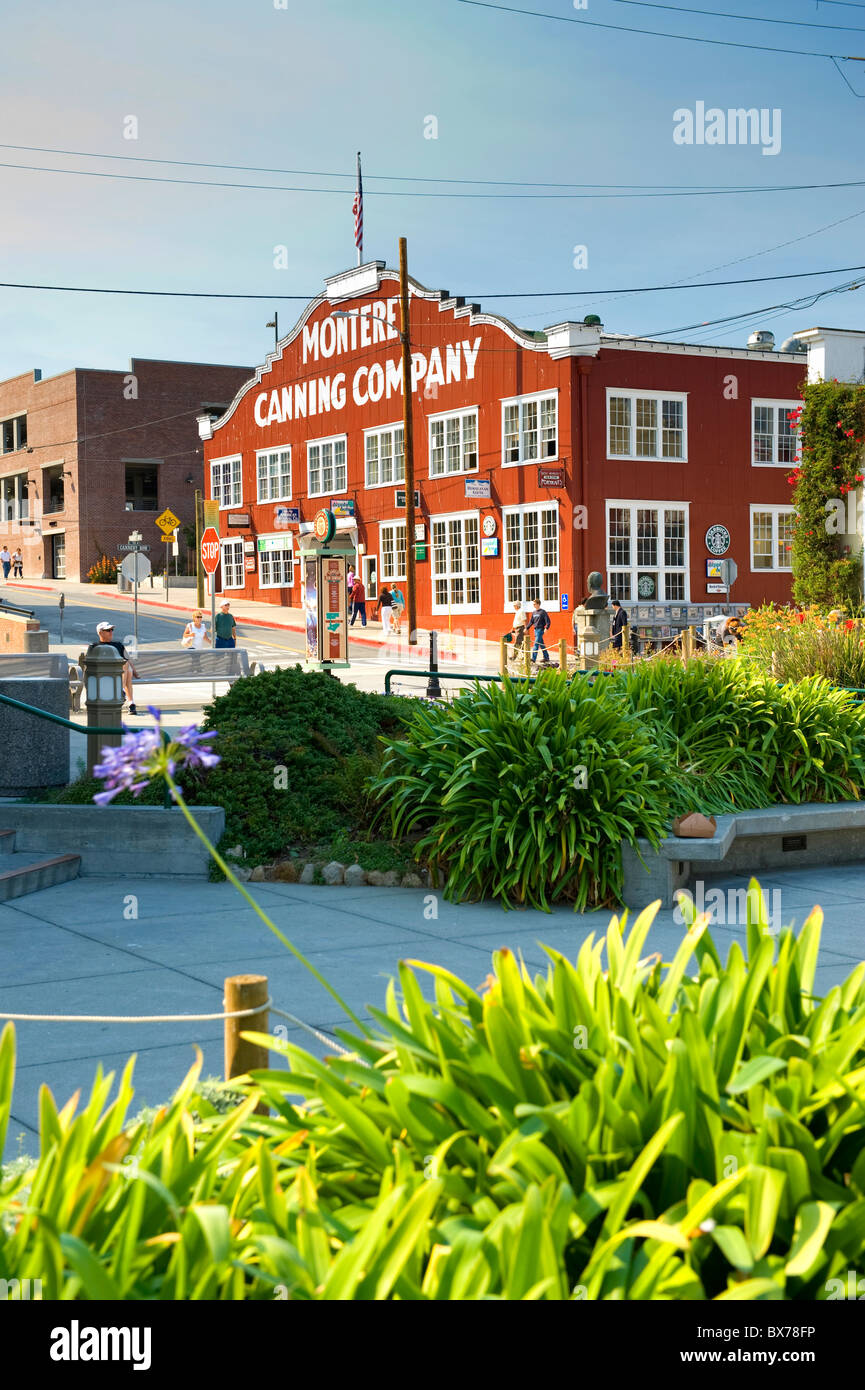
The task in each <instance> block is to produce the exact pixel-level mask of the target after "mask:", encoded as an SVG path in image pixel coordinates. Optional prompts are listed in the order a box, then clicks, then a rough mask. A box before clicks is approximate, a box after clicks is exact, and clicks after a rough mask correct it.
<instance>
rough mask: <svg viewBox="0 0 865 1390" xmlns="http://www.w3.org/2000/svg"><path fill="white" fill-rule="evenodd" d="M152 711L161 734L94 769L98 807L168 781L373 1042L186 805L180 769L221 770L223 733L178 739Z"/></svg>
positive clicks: (117, 751) (136, 736)
mask: <svg viewBox="0 0 865 1390" xmlns="http://www.w3.org/2000/svg"><path fill="white" fill-rule="evenodd" d="M147 709H148V713H149V714H151V715H152V716H153V720H154V722H155V724H156V728H155V729H142V730H140V731H139V732H137V733H127V734H124V736H123V741H122V743H121V744H120V746H119V747H117V748H105V749H103V754H102V762H101V763H97V764H96V766H95V767H94V768H93V775H94V777H98V778H99V779H100V780H101V781H103V782H104V783H105V790H104V791H102V792H97V793H96V795H95V796H94V798H93V800H94V801H95V802H96V804H97V805H98V806H107V805H108V803H109V802H111V801H113V800H114V798H115V796H117V795H118V794H119V793H120V792H123V791H129V792H131V793H132V795H133V796H138V795H140V793H141V792H142V791H143V790H144V788H145V787H146V786H147V785H148V784H149V783H150V782H151V781H152V780H153V778H154V777H162V778H163V780H164V781H165V783H166V785H167V787H168V790H169V792H170V793H171V798H172V800H173V801H174V802H175V804H176V805H177V806H178V807H179V808H180V810H181V811H182V812H183V815H184V817H185V818H186V820H187V821H188V822H189V824H190V825H191V826H192V829H193V830H194V831H195V834H196V835H197V836H198V838H199V840H201V842H202V843H203V844H204V845H206V846H207V851H208V853H209V854H210V856H211V858H212V859H213V860H214V862H215V863H217V864H218V865H219V867H220V869H221V870H222V872H223V873H224V874H225V877H226V878H227V879H228V880H229V882H230V883H232V884H233V885H234V887H235V888H236V889H237V891H238V893H240V895H241V897H243V898H245V899H246V901H247V902H248V903H249V905H250V907H251V908H252V910H253V911H254V912H255V914H256V916H257V917H259V918H260V919H261V921H262V922H263V923H264V924H265V926H266V927H267V928H268V929H269V930H270V931H272V932H273V934H274V936H275V937H277V939H278V940H279V941H281V942H282V944H283V946H286V947H287V948H288V950H289V951H291V953H292V955H294V956H296V957H297V959H298V960H299V961H300V962H301V964H302V965H305V966H306V968H307V970H308V971H309V972H310V974H311V975H313V976H314V977H315V979H316V980H318V982H319V984H320V985H322V986H323V987H324V989H326V990H327V992H328V994H329V995H330V996H331V998H332V999H335V1000H336V1002H337V1003H338V1004H339V1006H340V1008H341V1009H343V1010H344V1011H345V1013H346V1015H347V1016H348V1017H349V1018H350V1019H351V1021H352V1023H354V1025H355V1026H356V1027H357V1028H359V1029H360V1030H361V1032H362V1033H364V1034H365V1035H366V1036H369V1028H367V1027H366V1026H365V1025H364V1024H363V1023H361V1021H360V1019H359V1018H358V1017H357V1014H355V1013H354V1012H353V1011H352V1010H351V1009H350V1008H349V1006H348V1004H346V1002H345V1000H344V999H343V998H342V997H341V995H339V994H338V993H337V991H336V990H335V989H334V988H333V986H332V985H331V984H329V983H328V982H327V980H326V979H325V978H324V976H323V975H322V974H320V973H319V971H318V970H316V968H315V966H314V965H313V964H312V962H311V961H308V960H307V958H306V956H305V955H303V953H302V952H301V951H299V950H298V949H297V947H296V946H295V945H293V944H292V942H291V941H289V939H288V937H287V936H285V935H284V934H283V933H282V932H281V931H280V930H279V927H277V926H276V924H275V923H274V922H272V921H271V920H270V918H269V917H268V915H267V913H266V912H264V911H263V910H262V908H261V907H259V905H258V903H257V902H256V901H255V899H254V898H253V896H252V894H251V893H250V892H249V891H248V890H247V889H246V888H245V887H244V885H243V884H242V883H241V882H240V880H239V879H238V877H237V875H236V874H235V873H234V872H233V871H232V869H231V867H230V866H229V865H228V864H226V862H225V860H224V859H223V858H222V855H221V854H220V853H219V851H218V850H217V848H216V846H215V845H212V844H211V843H210V841H209V840H208V838H207V836H206V835H205V833H204V831H203V830H202V829H201V826H200V825H199V824H198V822H197V821H196V819H195V817H194V816H193V814H192V812H191V811H190V809H189V807H188V806H187V804H186V802H185V801H184V799H183V789H182V787H180V786H179V785H178V784H177V782H176V781H175V774H176V773H177V771H178V769H180V768H184V767H187V768H193V769H204V770H207V769H209V768H211V767H215V766H216V764H217V763H218V762H219V761H220V758H219V754H218V753H214V751H213V749H212V748H211V747H210V746H209V744H210V740H211V739H215V738H216V737H217V731H216V730H215V729H211V730H209V731H208V732H206V733H203V732H202V731H201V730H200V729H198V728H197V727H196V725H195V724H188V725H187V726H186V728H184V729H181V730H180V731H179V732H178V733H175V734H172V735H169V734H168V733H167V732H166V731H165V730H164V729H163V728H162V714H161V711H160V710H158V709H155V708H154V707H153V705H148V706H147Z"/></svg>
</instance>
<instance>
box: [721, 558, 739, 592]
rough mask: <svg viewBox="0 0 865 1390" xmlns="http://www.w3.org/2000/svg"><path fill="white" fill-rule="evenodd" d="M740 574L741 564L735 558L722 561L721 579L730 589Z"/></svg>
mask: <svg viewBox="0 0 865 1390" xmlns="http://www.w3.org/2000/svg"><path fill="white" fill-rule="evenodd" d="M738 574H739V566H738V565H737V564H736V561H735V560H722V561H721V579H722V580H723V582H724V584H725V585H726V587H727V588H728V589H732V587H733V585H734V584H735V582H736V578H737V576H738Z"/></svg>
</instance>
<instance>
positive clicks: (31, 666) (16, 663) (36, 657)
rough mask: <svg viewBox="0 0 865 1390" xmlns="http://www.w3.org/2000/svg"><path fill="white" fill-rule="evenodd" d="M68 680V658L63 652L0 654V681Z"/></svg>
mask: <svg viewBox="0 0 865 1390" xmlns="http://www.w3.org/2000/svg"><path fill="white" fill-rule="evenodd" d="M4 677H6V678H7V679H9V680H46V679H47V680H68V678H69V658H68V657H67V656H65V655H64V654H63V652H7V653H3V654H0V680H2V679H3V678H4Z"/></svg>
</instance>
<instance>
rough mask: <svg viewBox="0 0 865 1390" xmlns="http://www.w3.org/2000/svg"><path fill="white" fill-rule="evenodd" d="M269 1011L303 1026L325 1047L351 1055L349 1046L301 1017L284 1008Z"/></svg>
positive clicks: (363, 1062) (347, 1055)
mask: <svg viewBox="0 0 865 1390" xmlns="http://www.w3.org/2000/svg"><path fill="white" fill-rule="evenodd" d="M270 1012H271V1013H273V1014H278V1015H279V1017H280V1018H287V1019H288V1020H289V1022H290V1023H296V1024H297V1026H298V1028H305V1029H306V1031H307V1033H311V1034H312V1036H313V1037H314V1038H318V1040H319V1042H323V1043H324V1045H325V1046H326V1047H332V1048H335V1049H336V1051H337V1052H339V1053H341V1054H342V1056H343V1057H351V1056H353V1053H352V1052H351V1051H350V1049H349V1048H347V1047H343V1046H342V1044H341V1043H338V1042H336V1041H335V1040H334V1039H333V1038H331V1037H329V1036H328V1034H327V1033H322V1032H320V1030H319V1029H318V1028H313V1026H312V1024H311V1023H304V1021H303V1019H302V1018H298V1017H297V1016H296V1015H295V1014H287V1013H286V1012H285V1009H275V1008H274V1009H271V1011H270ZM359 1060H360V1062H361V1065H362V1066H364V1067H368V1066H369V1062H366V1061H364V1060H363V1059H362V1058H360V1059H359Z"/></svg>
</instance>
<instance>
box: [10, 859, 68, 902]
mask: <svg viewBox="0 0 865 1390" xmlns="http://www.w3.org/2000/svg"><path fill="white" fill-rule="evenodd" d="M7 862H8V863H9V865H10V867H9V868H8V869H5V870H4V871H3V872H2V873H0V902H7V901H8V900H9V899H10V898H23V897H24V896H25V894H27V893H38V892H39V891H40V890H41V889H42V888H54V887H55V885H56V884H58V883H68V882H69V880H70V879H71V878H77V877H78V875H79V873H80V871H81V856H80V855H79V854H58V855H55V856H54V857H53V858H50V859H46V858H45V856H44V855H38V854H12V855H10V856H8V859H7Z"/></svg>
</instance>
